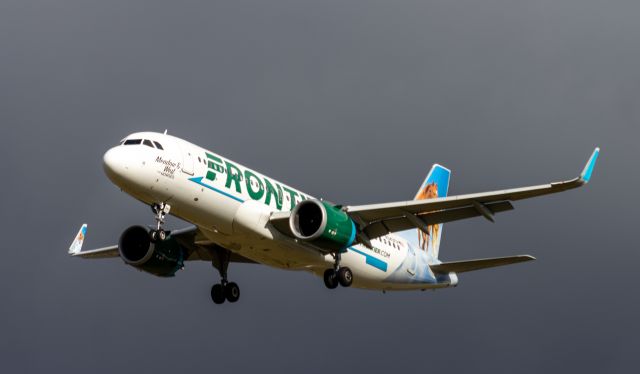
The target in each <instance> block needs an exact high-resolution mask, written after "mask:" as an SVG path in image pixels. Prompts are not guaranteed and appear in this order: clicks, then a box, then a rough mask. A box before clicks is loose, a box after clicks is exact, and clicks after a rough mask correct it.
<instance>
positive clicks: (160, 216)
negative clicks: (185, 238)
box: [149, 203, 171, 242]
mask: <svg viewBox="0 0 640 374" xmlns="http://www.w3.org/2000/svg"><path fill="white" fill-rule="evenodd" d="M151 211H153V214H155V219H156V229H155V230H151V232H150V233H149V236H150V237H151V241H152V242H157V241H160V242H161V241H163V240H165V239H166V238H167V232H166V231H164V230H163V229H162V225H164V218H165V217H166V216H167V214H169V211H171V205H169V204H167V203H160V204H157V203H156V204H153V205H151Z"/></svg>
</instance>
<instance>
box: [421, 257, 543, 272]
mask: <svg viewBox="0 0 640 374" xmlns="http://www.w3.org/2000/svg"><path fill="white" fill-rule="evenodd" d="M532 260H535V257H533V256H529V255H521V256H510V257H495V258H483V259H481V260H467V261H454V262H443V263H441V264H437V265H430V267H431V270H433V272H434V273H441V274H448V273H451V272H453V273H464V272H465V271H474V270H480V269H486V268H492V267H496V266H504V265H511V264H517V263H518V262H525V261H532Z"/></svg>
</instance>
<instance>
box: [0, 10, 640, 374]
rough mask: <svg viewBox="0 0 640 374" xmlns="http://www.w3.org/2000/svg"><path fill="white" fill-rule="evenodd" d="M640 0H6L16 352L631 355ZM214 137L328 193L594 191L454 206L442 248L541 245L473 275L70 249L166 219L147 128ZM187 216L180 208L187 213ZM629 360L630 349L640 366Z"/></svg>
mask: <svg viewBox="0 0 640 374" xmlns="http://www.w3.org/2000/svg"><path fill="white" fill-rule="evenodd" d="M638 14H640V2H637V1H615V0H613V1H593V0H536V1H531V0H483V1H477V0H458V1H374V0H367V1H343V0H341V1H304V0H295V1H293V0H291V1H281V0H272V1H226V2H220V1H181V2H175V1H159V0H154V1H132V0H126V1H120V0H112V1H93V0H83V1H70V0H59V1H55V2H52V1H44V0H43V1H32V0H4V1H2V2H0V124H1V126H2V130H3V131H2V136H1V137H0V157H2V162H1V163H0V165H1V166H0V168H1V169H0V170H2V175H3V177H2V187H1V191H2V194H0V202H1V204H2V209H0V217H1V222H2V227H3V228H4V232H5V235H4V236H5V237H4V240H3V245H2V249H3V251H2V253H3V258H2V260H0V290H2V302H0V331H1V335H0V336H2V338H0V362H2V365H3V368H4V369H5V370H8V372H49V373H50V372H59V371H61V370H65V372H66V373H80V372H96V373H113V372H115V371H116V370H117V371H118V372H121V373H127V372H136V371H138V370H141V369H142V370H144V371H146V372H150V371H151V370H153V372H155V373H165V372H166V373H175V372H182V371H185V370H188V371H189V372H209V373H210V372H225V373H227V372H231V373H236V372H237V373H242V372H256V371H257V370H258V371H262V372H275V371H276V370H277V371H279V372H300V371H301V370H302V371H304V372H310V373H325V372H327V371H330V370H333V369H338V370H340V371H341V372H342V371H347V370H349V371H354V372H364V370H368V371H369V372H389V371H391V370H403V371H409V372H426V371H431V372H434V371H444V370H447V371H449V372H451V371H453V372H469V371H471V370H474V371H475V372H492V373H495V372H514V371H515V372H521V373H539V372H541V371H545V372H558V371H560V370H571V371H572V372H594V373H602V372H608V373H614V372H621V373H622V372H630V371H633V368H635V367H636V366H637V365H636V364H637V353H638V352H637V350H638V348H637V347H638V335H639V333H640V331H639V330H640V328H639V326H638V322H637V316H638V314H640V301H639V300H638V292H637V288H638V278H637V275H636V273H637V264H638V262H639V261H640V254H639V251H638V245H637V243H636V241H634V240H632V237H633V234H634V233H636V232H637V210H638V207H639V204H638V201H639V200H638V197H637V191H638V188H640V183H639V176H638V173H637V162H638V159H639V157H638V156H640V151H639V150H638V145H637V143H638V140H639V139H640V130H639V128H638V123H639V122H640V73H638V67H639V66H640V44H639V42H638V40H639V37H640V22H638ZM165 128H168V129H169V131H170V133H172V134H174V135H176V136H180V137H183V138H185V139H188V140H191V141H193V142H196V143H198V144H200V145H202V146H204V147H207V148H210V149H212V150H214V151H216V152H218V153H221V154H223V155H225V156H227V157H229V158H231V159H233V160H236V161H237V162H241V163H243V164H245V165H248V166H251V167H252V168H255V169H257V170H259V171H261V172H263V173H265V174H267V175H269V176H271V177H273V178H276V179H279V180H282V181H284V182H286V183H288V184H290V185H293V186H296V187H298V188H300V189H301V190H303V191H306V192H308V193H310V194H312V195H315V196H319V197H324V198H327V199H330V200H331V201H334V202H336V203H349V204H358V203H375V202H384V201H392V200H403V199H407V198H410V197H412V196H413V195H414V193H415V191H416V189H417V188H418V185H419V183H420V182H421V181H422V179H423V177H424V175H425V174H426V172H427V170H428V169H429V167H430V165H431V164H432V163H434V162H440V163H442V164H444V165H446V166H448V167H449V168H451V169H452V170H453V175H452V184H451V191H450V192H451V193H454V194H458V193H468V192H478V191H483V190H492V189H497V188H505V187H517V186H524V185H530V184H537V183H544V182H549V181H555V180H562V179H564V178H570V177H574V176H576V175H577V174H578V173H579V172H580V170H581V168H582V166H583V164H584V162H586V160H587V158H588V156H589V154H590V152H591V151H592V149H593V147H594V146H596V145H600V146H601V147H602V155H601V159H600V160H599V164H598V166H597V168H596V171H595V173H594V177H593V180H592V183H591V184H590V185H589V186H588V187H587V188H584V189H581V190H578V191H573V192H568V193H566V194H560V195H556V196H550V197H546V198H540V199H536V200H530V201H524V202H518V203H517V204H516V210H515V211H514V212H509V213H505V214H502V215H500V216H498V217H497V222H496V224H494V225H492V224H490V223H488V222H486V221H484V220H482V219H475V220H468V221H464V222H457V223H452V224H447V225H446V228H445V233H444V237H443V244H442V247H441V258H443V259H445V260H458V259H466V258H477V257H490V256H501V255H515V254H521V253H529V254H532V255H534V256H536V257H537V258H538V261H536V262H534V263H527V264H522V265H516V266H512V267H505V268H500V269H494V270H486V271H482V272H475V273H469V274H463V275H462V276H461V283H460V285H459V286H458V287H457V288H456V289H446V290H441V291H437V292H407V293H387V294H386V295H383V294H382V293H379V292H371V291H362V290H357V289H338V290H335V291H330V290H327V289H325V287H324V285H323V284H322V280H321V279H318V278H315V277H313V276H311V275H309V274H307V273H296V272H286V271H280V270H274V269H270V268H267V267H264V266H256V265H237V266H233V267H232V268H231V279H232V280H234V281H236V282H238V283H239V284H240V286H241V289H242V299H241V300H240V302H239V303H237V304H235V305H229V304H225V305H222V306H215V305H213V303H212V302H211V300H210V299H209V288H210V286H211V285H212V284H213V283H214V282H215V281H217V279H218V275H217V273H216V272H215V270H214V269H213V268H212V267H211V266H210V265H209V264H207V263H195V264H191V263H189V264H188V267H187V269H186V270H185V271H184V272H181V273H179V274H178V276H177V277H176V278H174V279H169V280H167V279H159V278H155V277H153V276H151V275H148V274H145V273H142V272H139V271H136V270H135V269H133V268H131V267H128V266H125V265H124V264H123V263H122V262H121V261H120V260H108V261H86V260H80V259H71V258H68V257H67V255H66V249H67V248H68V246H69V243H70V241H71V240H72V238H73V236H74V234H75V233H76V231H77V229H78V228H79V226H80V224H82V223H83V222H85V221H86V222H88V223H89V224H90V227H89V235H88V241H87V242H86V243H85V245H86V246H88V247H99V246H103V245H108V244H113V243H115V242H116V241H117V238H118V236H119V235H120V233H121V232H122V230H123V229H125V228H126V227H128V226H129V225H132V224H147V223H150V222H152V217H151V214H150V211H149V209H148V208H147V207H145V206H143V205H141V204H140V203H138V202H136V201H135V200H133V199H132V198H130V197H128V196H127V195H125V194H124V193H122V192H120V191H119V190H118V189H117V188H116V187H115V186H113V185H112V184H110V182H109V181H108V180H107V178H106V177H105V176H104V174H103V171H102V165H101V161H102V154H103V153H104V152H105V151H106V150H107V149H108V148H109V147H111V146H113V145H114V144H116V143H117V142H118V141H119V140H120V139H121V138H122V137H124V136H125V135H126V134H128V133H131V132H134V131H140V130H155V131H162V130H164V129H165ZM171 225H172V226H173V227H180V226H182V225H184V223H182V222H180V221H178V220H177V219H174V220H172V221H171ZM632 365H633V366H632Z"/></svg>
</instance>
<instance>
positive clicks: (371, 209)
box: [344, 148, 600, 239]
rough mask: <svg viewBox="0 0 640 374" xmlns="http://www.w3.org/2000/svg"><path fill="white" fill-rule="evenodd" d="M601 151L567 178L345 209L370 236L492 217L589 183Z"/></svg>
mask: <svg viewBox="0 0 640 374" xmlns="http://www.w3.org/2000/svg"><path fill="white" fill-rule="evenodd" d="M599 153H600V149H599V148H596V149H595V150H594V151H593V154H592V155H591V157H590V158H589V161H588V162H587V164H586V165H585V167H584V169H583V171H582V173H581V174H580V176H579V177H577V178H575V179H572V180H568V181H563V182H554V183H549V184H543V185H539V186H531V187H522V188H514V189H507V190H500V191H493V192H483V193H476V194H468V195H458V196H450V197H443V198H435V199H429V200H411V201H401V202H396V203H386V204H373V205H359V206H347V207H345V208H344V210H345V211H346V212H347V213H348V214H349V216H351V218H352V219H353V220H354V221H355V222H356V223H358V224H359V226H360V230H362V232H363V233H364V234H365V235H366V236H367V237H368V238H370V239H372V238H376V237H379V236H383V235H386V234H388V233H390V232H397V231H403V230H407V229H411V228H420V229H423V230H424V229H426V227H427V226H428V225H434V224H438V223H445V222H450V221H456V220H461V219H466V218H471V217H477V216H483V217H485V218H486V219H488V220H490V221H493V215H494V214H495V213H499V212H504V211H507V210H511V209H513V205H512V204H511V202H512V201H516V200H522V199H528V198H532V197H536V196H542V195H548V194H553V193H558V192H563V191H567V190H570V189H574V188H577V187H580V186H583V185H584V184H586V183H588V182H589V180H590V179H591V174H592V172H593V168H594V167H595V163H596V160H597V158H598V154H599Z"/></svg>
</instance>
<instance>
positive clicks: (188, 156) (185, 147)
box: [178, 140, 194, 175]
mask: <svg viewBox="0 0 640 374" xmlns="http://www.w3.org/2000/svg"><path fill="white" fill-rule="evenodd" d="M178 146H179V147H180V152H182V172H183V173H185V174H189V175H193V164H194V162H193V157H194V155H193V150H192V149H191V146H189V144H187V143H185V142H183V141H181V140H178Z"/></svg>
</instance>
